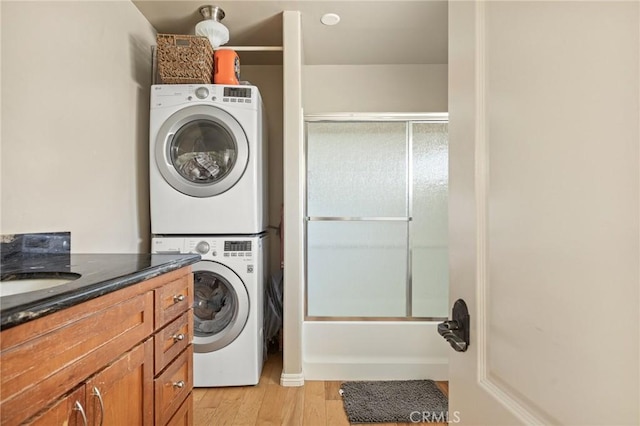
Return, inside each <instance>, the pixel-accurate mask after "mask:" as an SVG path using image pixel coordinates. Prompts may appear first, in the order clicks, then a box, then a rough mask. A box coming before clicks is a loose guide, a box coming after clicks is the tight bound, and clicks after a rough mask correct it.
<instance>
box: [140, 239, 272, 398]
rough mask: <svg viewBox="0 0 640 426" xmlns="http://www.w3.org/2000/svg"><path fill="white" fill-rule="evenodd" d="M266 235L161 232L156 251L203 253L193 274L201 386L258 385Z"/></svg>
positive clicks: (196, 366) (154, 246) (197, 378)
mask: <svg viewBox="0 0 640 426" xmlns="http://www.w3.org/2000/svg"><path fill="white" fill-rule="evenodd" d="M266 240H267V235H266V234H261V235H256V236H250V237H248V236H216V237H211V236H203V237H198V236H195V237H156V238H153V241H152V252H153V253H199V254H200V255H201V256H202V260H201V261H200V262H198V263H196V264H194V265H192V269H193V274H194V277H193V278H194V280H193V281H194V301H193V313H194V327H193V329H194V338H193V349H194V365H193V383H194V386H196V387H218V386H244V385H255V384H257V383H258V381H259V380H260V374H261V372H262V365H263V345H264V341H263V311H264V286H265V282H266V279H267V262H268V256H267V252H266V251H265V250H266V247H267V241H266Z"/></svg>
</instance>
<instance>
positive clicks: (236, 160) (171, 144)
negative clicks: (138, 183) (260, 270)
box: [149, 84, 268, 235]
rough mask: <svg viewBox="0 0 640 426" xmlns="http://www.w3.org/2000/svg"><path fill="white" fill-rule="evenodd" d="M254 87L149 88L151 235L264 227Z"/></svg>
mask: <svg viewBox="0 0 640 426" xmlns="http://www.w3.org/2000/svg"><path fill="white" fill-rule="evenodd" d="M263 109H264V108H263V105H262V98H261V96H260V92H259V91H258V88H257V87H255V86H225V85H216V84H208V85H204V84H200V85H198V84H175V85H173V84H163V85H154V86H151V110H150V120H149V154H150V155H149V159H150V164H149V177H150V182H149V184H150V198H151V233H152V234H182V235H189V234H191V235H207V234H257V233H259V232H262V231H264V230H265V229H266V227H267V210H268V208H267V184H266V182H267V154H266V153H267V149H266V137H267V131H266V121H267V120H266V119H263Z"/></svg>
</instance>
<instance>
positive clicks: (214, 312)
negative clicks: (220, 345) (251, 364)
mask: <svg viewBox="0 0 640 426" xmlns="http://www.w3.org/2000/svg"><path fill="white" fill-rule="evenodd" d="M194 290H195V291H194V301H193V313H194V331H195V334H196V336H208V335H213V334H218V333H220V332H221V331H223V330H224V329H225V328H227V327H228V326H229V324H230V323H231V321H233V320H234V317H235V316H236V314H237V305H238V300H237V296H236V293H235V291H234V290H233V287H231V285H230V284H229V283H228V282H227V281H226V280H225V279H224V278H222V277H220V276H219V275H217V274H215V273H213V272H210V271H198V272H196V273H195V274H194Z"/></svg>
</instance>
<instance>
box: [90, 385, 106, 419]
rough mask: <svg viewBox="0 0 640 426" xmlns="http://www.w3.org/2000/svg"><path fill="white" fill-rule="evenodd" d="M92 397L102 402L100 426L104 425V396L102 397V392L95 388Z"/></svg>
mask: <svg viewBox="0 0 640 426" xmlns="http://www.w3.org/2000/svg"><path fill="white" fill-rule="evenodd" d="M91 395H93V396H96V397H98V401H99V402H100V426H102V424H103V423H104V402H102V395H100V390H99V389H98V388H97V387H95V386H94V387H93V392H91Z"/></svg>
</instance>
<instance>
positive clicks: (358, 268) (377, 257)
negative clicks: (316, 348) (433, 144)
mask: <svg viewBox="0 0 640 426" xmlns="http://www.w3.org/2000/svg"><path fill="white" fill-rule="evenodd" d="M408 158H409V157H408V141H407V125H406V123H402V122H310V123H307V206H306V208H307V315H308V316H310V317H404V316H405V315H406V313H407V312H406V306H407V264H408V258H407V256H408V253H407V242H408V195H407V194H408Z"/></svg>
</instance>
